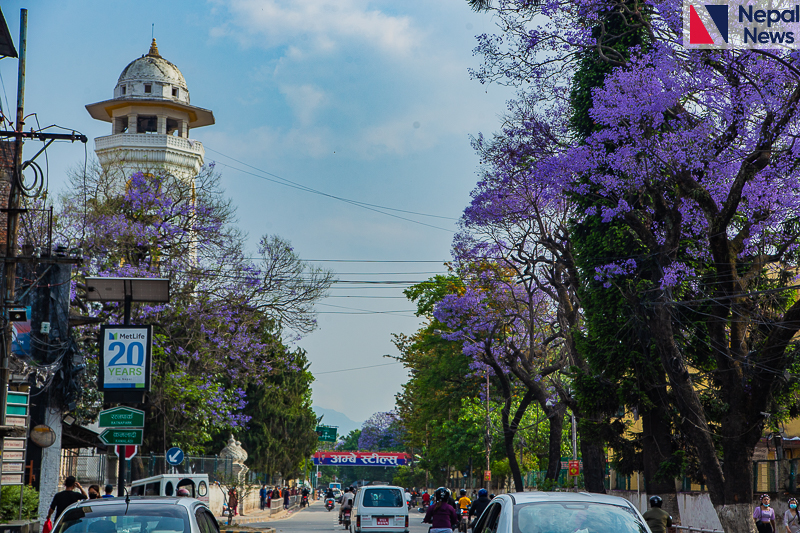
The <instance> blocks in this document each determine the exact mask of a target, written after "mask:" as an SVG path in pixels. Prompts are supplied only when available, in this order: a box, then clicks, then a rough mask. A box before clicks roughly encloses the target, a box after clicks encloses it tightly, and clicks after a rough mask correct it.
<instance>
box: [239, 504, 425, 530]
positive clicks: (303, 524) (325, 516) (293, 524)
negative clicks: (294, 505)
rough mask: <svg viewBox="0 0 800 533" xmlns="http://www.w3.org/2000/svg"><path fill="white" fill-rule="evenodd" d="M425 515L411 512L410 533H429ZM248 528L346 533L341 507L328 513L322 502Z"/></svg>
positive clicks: (414, 511) (250, 525) (415, 511)
mask: <svg viewBox="0 0 800 533" xmlns="http://www.w3.org/2000/svg"><path fill="white" fill-rule="evenodd" d="M424 516H425V515H423V514H422V513H420V512H418V511H417V510H416V509H412V510H411V514H410V515H409V522H408V523H409V526H410V528H409V533H428V525H427V524H423V523H422V518H423V517H424ZM247 527H252V528H259V527H274V528H275V530H276V533H306V532H311V531H327V532H329V533H344V532H345V530H344V528H343V527H342V526H340V525H339V506H338V505H337V506H336V507H335V508H334V510H333V511H326V510H325V507H324V506H323V505H322V503H321V502H317V503H314V504H313V505H311V506H310V507H307V508H306V509H304V510H302V511H298V512H295V513H292V515H291V516H290V517H288V518H282V519H280V520H270V521H269V522H259V523H256V524H247Z"/></svg>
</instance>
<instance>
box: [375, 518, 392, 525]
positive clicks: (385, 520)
mask: <svg viewBox="0 0 800 533" xmlns="http://www.w3.org/2000/svg"><path fill="white" fill-rule="evenodd" d="M375 520H376V522H377V525H379V526H388V525H389V517H387V516H376V517H375Z"/></svg>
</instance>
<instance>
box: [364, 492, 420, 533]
mask: <svg viewBox="0 0 800 533" xmlns="http://www.w3.org/2000/svg"><path fill="white" fill-rule="evenodd" d="M350 529H351V531H353V532H354V533H378V532H380V533H408V506H406V500H405V489H403V488H402V487H395V486H393V485H369V486H365V487H361V488H360V489H359V490H358V493H357V494H356V499H355V503H354V504H353V517H352V520H351V522H350Z"/></svg>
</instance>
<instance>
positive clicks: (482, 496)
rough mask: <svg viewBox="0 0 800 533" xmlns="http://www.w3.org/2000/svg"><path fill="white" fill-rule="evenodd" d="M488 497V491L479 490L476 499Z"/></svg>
mask: <svg viewBox="0 0 800 533" xmlns="http://www.w3.org/2000/svg"><path fill="white" fill-rule="evenodd" d="M488 495H489V491H488V490H486V489H481V490H479V491H478V498H485V497H487V496H488Z"/></svg>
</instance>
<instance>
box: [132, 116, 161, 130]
mask: <svg viewBox="0 0 800 533" xmlns="http://www.w3.org/2000/svg"><path fill="white" fill-rule="evenodd" d="M136 131H137V133H157V132H158V118H157V117H156V116H146V115H139V116H138V117H137V119H136Z"/></svg>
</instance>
